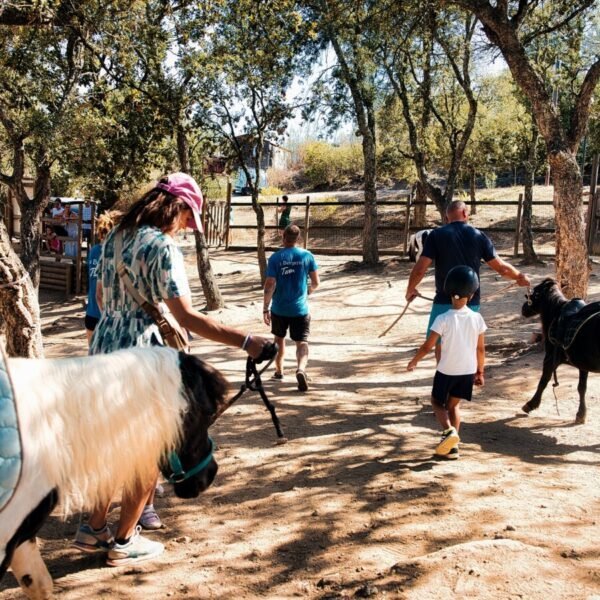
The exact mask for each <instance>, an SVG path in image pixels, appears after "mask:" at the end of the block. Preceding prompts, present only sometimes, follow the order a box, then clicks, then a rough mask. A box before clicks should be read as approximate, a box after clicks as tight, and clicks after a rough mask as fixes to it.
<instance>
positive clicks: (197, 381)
mask: <svg viewBox="0 0 600 600" xmlns="http://www.w3.org/2000/svg"><path fill="white" fill-rule="evenodd" d="M179 368H180V370H181V378H182V381H183V385H184V387H185V388H186V389H188V390H189V391H190V393H191V395H192V396H193V398H194V400H195V401H196V402H197V403H198V404H199V405H200V406H199V408H200V410H201V411H202V412H203V413H204V414H206V415H207V416H209V417H211V422H212V420H213V418H212V417H213V416H214V415H215V414H216V413H217V412H218V410H219V407H220V406H221V405H222V404H223V402H224V401H225V398H226V397H227V394H228V392H229V382H228V381H227V379H225V377H224V376H223V374H222V373H221V372H220V371H218V370H217V369H215V368H214V367H211V366H210V365H209V364H208V363H206V362H204V361H203V360H201V359H199V358H198V357H197V356H194V355H193V354H186V353H185V352H180V353H179Z"/></svg>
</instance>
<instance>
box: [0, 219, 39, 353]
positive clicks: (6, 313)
mask: <svg viewBox="0 0 600 600" xmlns="http://www.w3.org/2000/svg"><path fill="white" fill-rule="evenodd" d="M0 326H1V327H2V330H3V333H4V334H5V335H6V352H7V353H8V355H9V356H21V357H23V358H41V357H42V356H43V355H44V348H43V345H42V332H41V328H40V307H39V303H38V298H37V291H36V289H35V287H34V286H33V283H32V282H31V278H30V277H29V275H28V273H27V271H26V270H25V267H24V266H23V264H22V263H21V261H20V260H19V257H18V256H17V255H16V254H15V252H14V250H13V248H12V245H11V243H10V238H9V236H8V231H7V230H6V226H5V224H4V221H3V220H0Z"/></svg>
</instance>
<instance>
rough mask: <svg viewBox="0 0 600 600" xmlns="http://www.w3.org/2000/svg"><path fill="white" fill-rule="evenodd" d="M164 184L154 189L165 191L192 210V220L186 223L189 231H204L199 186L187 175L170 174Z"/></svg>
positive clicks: (161, 183) (157, 185)
mask: <svg viewBox="0 0 600 600" xmlns="http://www.w3.org/2000/svg"><path fill="white" fill-rule="evenodd" d="M165 179H166V180H167V182H166V183H163V182H160V181H159V182H158V183H157V184H156V187H157V188H158V189H159V190H165V192H169V194H173V196H177V198H180V199H181V200H183V201H184V202H185V203H186V204H187V205H188V206H189V207H190V208H191V209H192V218H191V219H190V220H189V221H188V222H187V226H188V227H189V228H190V229H197V230H198V231H204V229H203V228H202V202H203V199H202V192H201V191H200V186H199V185H198V184H197V183H196V182H195V181H194V178H193V177H190V176H189V175H188V174H187V173H171V174H170V175H167V177H166V178H165Z"/></svg>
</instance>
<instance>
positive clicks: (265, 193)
mask: <svg viewBox="0 0 600 600" xmlns="http://www.w3.org/2000/svg"><path fill="white" fill-rule="evenodd" d="M284 193H285V192H284V191H283V190H282V189H281V188H278V187H276V186H273V185H268V186H266V187H264V188H261V190H260V199H261V200H262V201H265V202H271V201H272V200H274V199H275V198H276V197H277V196H283V194H284Z"/></svg>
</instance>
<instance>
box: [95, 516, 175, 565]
mask: <svg viewBox="0 0 600 600" xmlns="http://www.w3.org/2000/svg"><path fill="white" fill-rule="evenodd" d="M141 529H142V528H141V527H140V526H139V525H138V526H137V527H136V528H135V533H134V534H133V535H132V536H131V538H130V539H129V541H128V542H127V543H126V544H117V543H116V542H115V544H114V545H113V547H112V548H111V549H110V550H109V551H108V558H107V560H106V564H107V565H108V566H109V567H120V566H122V565H130V564H132V563H138V562H142V561H145V560H150V559H152V558H156V557H157V556H159V555H160V554H162V551H163V550H164V549H165V547H164V546H163V545H162V544H161V543H160V542H153V541H152V540H149V539H148V538H145V537H143V536H141V535H140V531H141Z"/></svg>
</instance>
